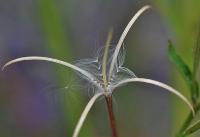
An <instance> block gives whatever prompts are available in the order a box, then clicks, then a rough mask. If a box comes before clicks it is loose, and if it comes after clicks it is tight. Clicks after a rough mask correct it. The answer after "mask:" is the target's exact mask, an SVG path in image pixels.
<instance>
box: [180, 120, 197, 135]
mask: <svg viewBox="0 0 200 137" xmlns="http://www.w3.org/2000/svg"><path fill="white" fill-rule="evenodd" d="M199 129H200V120H199V121H197V122H196V123H195V124H193V125H191V126H190V127H189V128H188V129H186V131H185V132H184V136H187V135H190V134H192V133H195V132H196V131H198V130H199Z"/></svg>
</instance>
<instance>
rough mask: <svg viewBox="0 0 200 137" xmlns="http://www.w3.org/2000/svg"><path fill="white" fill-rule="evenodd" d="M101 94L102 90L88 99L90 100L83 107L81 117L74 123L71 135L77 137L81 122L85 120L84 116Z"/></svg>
mask: <svg viewBox="0 0 200 137" xmlns="http://www.w3.org/2000/svg"><path fill="white" fill-rule="evenodd" d="M102 95H104V93H103V92H101V93H97V94H95V95H94V96H93V97H92V98H91V99H90V101H89V102H88V104H87V105H86V107H85V109H84V111H83V113H82V114H81V117H80V119H79V121H78V123H77V125H76V128H75V130H74V133H73V135H72V137H78V135H79V133H80V130H81V127H82V126H83V123H84V121H85V119H86V117H87V115H88V113H89V111H90V110H91V108H92V106H93V104H94V103H95V101H96V100H97V99H98V98H99V97H100V96H102Z"/></svg>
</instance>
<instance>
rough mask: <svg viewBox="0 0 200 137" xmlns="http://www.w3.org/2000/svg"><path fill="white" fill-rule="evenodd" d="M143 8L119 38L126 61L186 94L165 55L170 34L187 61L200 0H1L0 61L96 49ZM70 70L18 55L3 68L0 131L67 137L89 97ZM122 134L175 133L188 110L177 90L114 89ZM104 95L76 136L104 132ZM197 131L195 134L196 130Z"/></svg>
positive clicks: (102, 136)
mask: <svg viewBox="0 0 200 137" xmlns="http://www.w3.org/2000/svg"><path fill="white" fill-rule="evenodd" d="M146 4H150V5H152V6H153V9H152V10H149V11H148V12H145V13H144V14H143V15H142V16H141V17H140V19H139V20H138V21H137V22H136V23H135V25H134V27H133V28H132V29H131V31H130V33H129V34H128V36H127V38H126V40H125V42H124V44H125V47H126V51H127V54H126V62H125V66H126V67H128V68H130V69H131V70H133V71H134V73H135V74H136V75H137V76H138V77H145V78H151V79H155V80H158V81H161V82H165V83H167V84H169V85H171V86H173V87H176V89H178V90H180V91H181V92H182V93H183V94H184V95H186V96H187V97H189V93H188V89H187V87H186V86H184V85H185V83H184V81H183V80H182V79H181V77H180V75H179V74H178V72H177V70H176V68H175V67H174V66H173V65H172V64H171V63H170V61H169V59H168V56H167V45H168V40H169V39H170V40H172V41H173V42H174V43H175V45H176V48H177V50H178V52H179V54H180V55H181V56H182V57H183V58H184V60H185V61H186V62H187V63H188V64H190V66H191V63H192V58H193V45H194V44H195V41H196V35H197V28H198V26H199V25H200V24H199V21H200V1H199V0H189V1H188V0H115V1H114V0H109V1H108V0H84V1H83V0H17V1H16V0H15V1H14V0H0V55H1V56H0V66H2V65H3V64H5V63H6V62H7V61H9V60H11V59H15V58H18V57H22V56H30V55H37V56H48V57H53V58H58V59H62V60H64V61H69V62H73V61H75V60H78V59H82V58H88V57H93V56H95V55H96V52H97V50H98V49H99V48H101V47H102V46H103V45H104V44H105V41H106V37H107V34H108V31H109V29H110V28H111V27H112V28H114V37H113V40H112V44H116V43H117V41H118V39H119V37H120V35H121V33H122V31H123V29H124V27H125V26H126V25H127V23H128V21H129V20H130V19H131V17H132V16H133V15H134V13H136V11H137V10H139V9H140V8H141V7H142V6H143V5H146ZM82 84H83V83H82V82H79V80H78V78H77V77H76V76H75V75H74V74H73V72H72V71H70V70H69V69H66V68H64V67H62V66H59V65H56V64H52V63H46V62H37V61H30V62H23V63H18V64H16V65H13V66H10V67H9V68H8V69H7V70H6V71H4V72H0V137H70V136H71V135H72V131H73V129H74V127H75V124H76V122H77V121H78V118H79V116H80V114H81V112H82V110H83V109H84V106H85V105H86V103H87V101H88V100H89V98H90V97H91V94H90V92H89V86H88V88H83V87H82V86H81V85H82ZM114 106H115V114H116V118H117V127H118V132H119V134H120V136H121V137H174V135H175V133H176V131H178V129H179V128H180V125H181V124H182V123H183V121H184V119H185V116H186V115H187V114H188V112H189V110H188V108H187V107H186V106H185V105H184V103H183V102H182V101H180V100H179V99H178V98H177V97H175V96H174V95H172V94H170V93H168V92H166V91H165V90H163V89H160V88H157V87H154V86H151V85H144V84H129V85H127V86H125V87H124V88H120V89H118V90H117V92H115V94H114ZM109 136H110V127H109V123H108V117H107V111H106V107H105V102H104V100H102V99H100V100H98V101H97V102H96V104H95V106H94V107H93V109H92V111H91V113H90V114H89V115H88V117H87V120H86V122H85V124H84V126H83V128H82V130H81V134H80V137H109ZM194 136H198V134H196V135H194Z"/></svg>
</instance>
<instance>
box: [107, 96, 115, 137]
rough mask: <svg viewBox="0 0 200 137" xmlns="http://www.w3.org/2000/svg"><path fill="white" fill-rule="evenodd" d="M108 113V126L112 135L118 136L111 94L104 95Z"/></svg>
mask: <svg viewBox="0 0 200 137" xmlns="http://www.w3.org/2000/svg"><path fill="white" fill-rule="evenodd" d="M105 99H106V104H107V109H108V114H109V120H110V127H111V130H112V137H118V134H117V128H116V120H115V115H114V112H113V104H112V95H109V96H105Z"/></svg>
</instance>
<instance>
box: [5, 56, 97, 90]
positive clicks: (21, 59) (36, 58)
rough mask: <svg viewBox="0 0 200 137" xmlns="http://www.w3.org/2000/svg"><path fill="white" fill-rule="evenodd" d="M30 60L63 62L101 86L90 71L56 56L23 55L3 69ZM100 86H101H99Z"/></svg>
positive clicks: (62, 63)
mask: <svg viewBox="0 0 200 137" xmlns="http://www.w3.org/2000/svg"><path fill="white" fill-rule="evenodd" d="M30 60H37V61H48V62H54V63H57V64H61V65H64V66H66V67H69V68H71V69H73V70H75V71H78V72H79V73H81V74H83V75H84V76H86V77H87V78H88V80H89V81H90V82H92V83H93V84H94V85H96V86H97V87H99V85H97V83H95V82H94V81H95V78H94V76H93V75H92V74H90V73H89V72H87V71H85V70H83V69H81V68H79V67H77V66H75V65H72V64H70V63H68V62H65V61H62V60H58V59H54V58H49V57H40V56H28V57H21V58H17V59H14V60H11V61H9V62H8V63H6V64H5V65H4V66H3V67H2V70H4V69H5V68H6V67H8V66H9V65H11V64H14V63H17V62H21V61H30ZM99 88H100V87H99Z"/></svg>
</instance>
